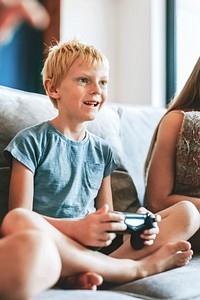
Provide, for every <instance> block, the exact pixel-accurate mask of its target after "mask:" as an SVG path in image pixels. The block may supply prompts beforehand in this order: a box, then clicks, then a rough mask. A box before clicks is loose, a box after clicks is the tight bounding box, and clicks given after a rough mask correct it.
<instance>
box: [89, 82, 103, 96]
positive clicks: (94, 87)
mask: <svg viewBox="0 0 200 300" xmlns="http://www.w3.org/2000/svg"><path fill="white" fill-rule="evenodd" d="M90 93H91V94H101V89H100V86H99V84H98V83H93V84H92V85H91V89H90Z"/></svg>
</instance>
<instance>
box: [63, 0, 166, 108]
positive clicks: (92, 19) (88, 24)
mask: <svg viewBox="0 0 200 300" xmlns="http://www.w3.org/2000/svg"><path fill="white" fill-rule="evenodd" d="M74 36H78V37H80V38H81V39H83V40H85V41H86V42H88V43H92V44H94V45H95V46H96V47H98V48H100V49H101V50H102V51H103V52H104V53H105V55H106V56H107V57H108V59H109V61H110V89H109V100H110V101H115V102H124V103H134V104H152V105H154V106H162V105H163V103H164V98H165V76H164V74H165V66H164V61H163V57H164V54H165V47H164V45H163V42H164V41H165V0H95V1H94V0H62V1H61V40H66V39H69V38H72V37H74Z"/></svg>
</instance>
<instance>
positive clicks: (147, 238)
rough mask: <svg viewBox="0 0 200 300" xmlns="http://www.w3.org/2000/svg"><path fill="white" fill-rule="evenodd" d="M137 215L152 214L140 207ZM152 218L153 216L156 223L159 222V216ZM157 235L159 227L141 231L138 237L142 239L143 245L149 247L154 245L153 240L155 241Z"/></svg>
mask: <svg viewBox="0 0 200 300" xmlns="http://www.w3.org/2000/svg"><path fill="white" fill-rule="evenodd" d="M137 213H139V214H146V213H150V214H152V212H150V211H149V210H147V209H146V208H145V207H140V208H139V209H138V211H137ZM154 216H155V220H156V222H157V223H158V222H160V221H161V216H160V215H158V214H154ZM157 234H159V227H158V226H156V227H154V228H150V229H145V230H144V231H143V233H142V234H141V235H140V237H141V238H142V239H144V244H145V245H148V246H150V245H152V244H153V243H154V240H155V238H156V236H157Z"/></svg>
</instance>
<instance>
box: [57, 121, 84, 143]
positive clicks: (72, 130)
mask: <svg viewBox="0 0 200 300" xmlns="http://www.w3.org/2000/svg"><path fill="white" fill-rule="evenodd" d="M51 124H52V125H53V126H54V127H55V128H56V129H57V130H58V131H60V132H61V133H62V134H63V135H64V136H66V137H67V138H68V139H70V140H73V141H77V142H80V141H82V140H84V138H85V135H86V123H82V124H80V125H77V126H76V127H70V126H68V125H62V124H61V123H60V122H59V120H58V118H55V119H53V120H51Z"/></svg>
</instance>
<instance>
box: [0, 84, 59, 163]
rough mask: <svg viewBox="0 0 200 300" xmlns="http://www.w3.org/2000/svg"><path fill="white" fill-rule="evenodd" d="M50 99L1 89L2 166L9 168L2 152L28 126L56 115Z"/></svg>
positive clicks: (0, 154)
mask: <svg viewBox="0 0 200 300" xmlns="http://www.w3.org/2000/svg"><path fill="white" fill-rule="evenodd" d="M56 113H57V112H56V110H55V109H54V108H53V105H52V104H51V102H50V100H49V99H48V97H46V96H44V95H40V94H35V93H28V92H24V91H20V90H15V89H11V88H6V87H2V86H1V87H0V166H1V167H2V166H7V164H6V162H5V160H4V158H3V155H2V151H3V149H4V148H5V147H6V146H7V144H8V143H9V142H10V140H11V139H12V138H13V137H14V136H15V135H16V133H17V132H18V131H19V130H21V129H23V128H25V127H28V126H31V125H34V124H37V123H39V122H42V121H44V120H48V119H51V118H52V117H53V116H54V115H56Z"/></svg>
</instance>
